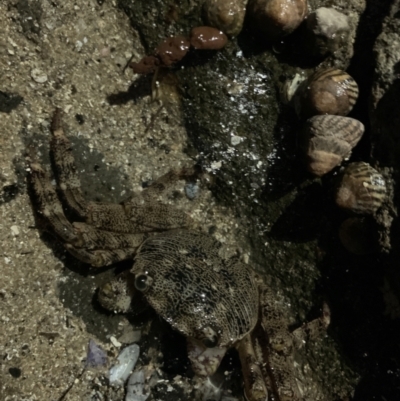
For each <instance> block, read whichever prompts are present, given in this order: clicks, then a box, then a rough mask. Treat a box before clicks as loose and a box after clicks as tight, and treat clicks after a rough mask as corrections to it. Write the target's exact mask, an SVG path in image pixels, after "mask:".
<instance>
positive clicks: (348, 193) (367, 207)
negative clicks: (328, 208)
mask: <svg viewBox="0 0 400 401" xmlns="http://www.w3.org/2000/svg"><path fill="white" fill-rule="evenodd" d="M385 196H386V183H385V180H384V178H383V176H382V175H381V174H380V173H378V171H376V170H375V169H374V168H372V167H371V166H370V165H369V164H368V163H364V162H355V163H350V164H349V165H348V166H347V167H346V168H345V169H344V171H343V173H342V175H341V177H340V181H339V183H338V185H337V188H336V194H335V201H336V204H337V205H338V206H339V207H341V208H342V209H346V210H348V211H351V212H353V213H357V214H374V213H375V212H376V211H377V210H378V209H379V208H380V207H381V205H382V203H383V201H384V199H385Z"/></svg>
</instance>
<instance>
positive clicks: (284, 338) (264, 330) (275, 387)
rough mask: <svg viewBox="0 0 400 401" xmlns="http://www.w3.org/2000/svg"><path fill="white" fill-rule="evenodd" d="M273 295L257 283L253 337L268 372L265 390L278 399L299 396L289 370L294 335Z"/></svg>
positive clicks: (296, 397)
mask: <svg viewBox="0 0 400 401" xmlns="http://www.w3.org/2000/svg"><path fill="white" fill-rule="evenodd" d="M274 298H275V297H274V295H273V293H272V291H271V290H270V289H269V287H268V286H266V285H265V284H260V299H261V310H260V312H261V322H260V326H259V328H260V333H259V335H258V336H257V337H258V341H260V350H261V354H262V355H261V357H262V360H263V361H264V362H265V368H266V372H267V376H268V382H269V389H268V390H269V391H270V392H271V393H272V394H274V395H275V398H276V399H278V400H281V401H283V400H284V401H295V400H300V399H301V395H300V390H299V387H298V384H297V382H296V378H295V375H294V372H293V370H294V360H293V350H294V339H293V336H292V334H291V333H290V332H289V329H288V327H287V323H286V319H285V317H284V315H283V312H282V311H281V310H280V308H278V307H277V306H276V305H274V302H273V301H272V302H271V300H273V299H274ZM255 334H256V333H254V335H255ZM268 382H267V384H268Z"/></svg>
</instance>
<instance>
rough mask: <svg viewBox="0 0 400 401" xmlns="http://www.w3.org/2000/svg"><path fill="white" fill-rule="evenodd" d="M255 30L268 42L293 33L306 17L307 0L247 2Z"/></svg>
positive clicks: (250, 0)
mask: <svg viewBox="0 0 400 401" xmlns="http://www.w3.org/2000/svg"><path fill="white" fill-rule="evenodd" d="M247 9H248V12H249V14H250V17H251V19H252V20H253V21H254V25H255V27H256V28H257V30H259V31H261V32H262V33H263V34H264V36H265V38H266V39H267V40H269V41H273V40H277V39H279V38H281V37H283V36H286V35H289V34H290V33H291V32H293V31H294V30H295V29H296V28H297V27H298V26H299V25H300V24H301V23H302V21H303V20H304V18H305V16H306V15H307V12H308V8H307V0H249V5H248V7H247Z"/></svg>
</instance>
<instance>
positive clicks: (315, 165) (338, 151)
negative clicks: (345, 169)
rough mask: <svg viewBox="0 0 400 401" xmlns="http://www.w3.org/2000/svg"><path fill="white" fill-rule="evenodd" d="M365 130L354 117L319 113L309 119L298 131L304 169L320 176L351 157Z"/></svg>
mask: <svg viewBox="0 0 400 401" xmlns="http://www.w3.org/2000/svg"><path fill="white" fill-rule="evenodd" d="M363 133H364V125H363V124H362V123H361V122H360V121H358V120H355V119H354V118H350V117H342V116H333V115H322V116H314V117H311V118H310V119H308V120H307V121H306V123H305V126H304V128H303V131H302V133H301V140H300V147H301V150H302V153H303V155H304V158H305V162H306V167H307V170H308V171H309V172H310V173H312V174H314V175H315V176H318V177H321V176H323V175H324V174H326V173H328V172H329V171H331V170H332V169H333V168H335V167H336V166H338V165H339V164H341V163H342V161H343V160H344V159H346V158H348V157H350V154H351V151H352V149H353V148H354V147H355V146H356V145H357V143H358V141H359V140H360V139H361V137H362V135H363Z"/></svg>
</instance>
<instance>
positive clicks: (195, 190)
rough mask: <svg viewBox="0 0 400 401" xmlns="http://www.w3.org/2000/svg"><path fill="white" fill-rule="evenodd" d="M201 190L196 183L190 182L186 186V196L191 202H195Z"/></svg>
mask: <svg viewBox="0 0 400 401" xmlns="http://www.w3.org/2000/svg"><path fill="white" fill-rule="evenodd" d="M199 190H200V188H199V186H198V185H197V184H196V183H195V182H188V183H187V184H186V185H185V194H186V196H187V197H188V199H190V200H193V199H195V198H196V197H197V195H198V194H199Z"/></svg>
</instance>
